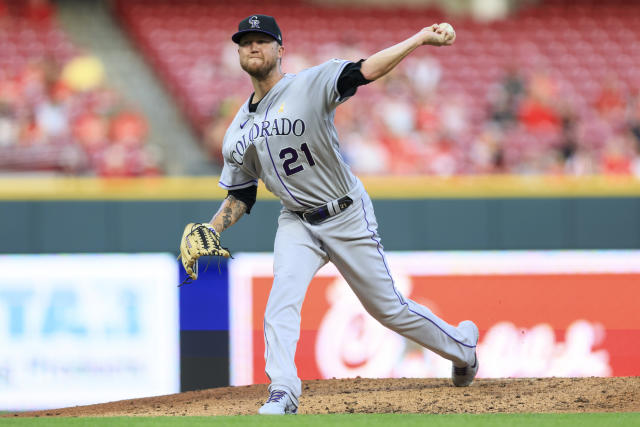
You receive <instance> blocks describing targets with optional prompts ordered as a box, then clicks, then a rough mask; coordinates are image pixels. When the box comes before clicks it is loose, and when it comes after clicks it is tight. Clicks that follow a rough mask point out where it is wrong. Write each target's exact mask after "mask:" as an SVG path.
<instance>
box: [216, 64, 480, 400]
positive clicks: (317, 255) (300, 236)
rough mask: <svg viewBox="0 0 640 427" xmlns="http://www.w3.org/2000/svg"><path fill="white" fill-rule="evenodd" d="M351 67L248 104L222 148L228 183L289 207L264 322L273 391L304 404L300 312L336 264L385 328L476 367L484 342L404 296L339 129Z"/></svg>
mask: <svg viewBox="0 0 640 427" xmlns="http://www.w3.org/2000/svg"><path fill="white" fill-rule="evenodd" d="M348 63H349V62H348V61H343V60H337V59H334V60H331V61H328V62H325V63H324V64H321V65H319V66H316V67H313V68H309V69H307V70H304V71H302V72H300V73H298V74H286V75H285V76H284V77H283V78H282V79H281V80H280V81H278V83H276V85H275V86H274V87H272V88H271V90H270V91H269V92H268V93H267V94H266V96H265V97H264V98H263V99H262V100H261V101H260V103H259V105H258V107H257V110H256V111H255V113H252V112H250V111H249V109H248V101H249V100H247V102H245V104H244V105H243V106H242V108H241V109H240V110H239V111H238V113H237V115H236V117H235V119H234V120H233V122H232V123H231V125H230V127H229V129H228V130H227V133H226V135H225V137H224V142H223V148H222V152H223V156H224V167H223V170H222V174H221V177H220V186H221V187H223V188H225V189H227V190H234V189H241V188H246V187H249V186H252V185H257V180H258V179H262V181H263V182H264V183H265V185H266V187H267V189H269V191H271V192H272V193H274V194H275V195H276V196H278V197H279V198H280V200H281V202H282V205H283V209H282V211H281V213H280V217H279V219H278V231H277V233H276V239H275V245H274V257H275V260H274V282H273V286H272V289H271V293H270V296H269V300H268V302H267V308H266V312H265V318H264V335H265V348H266V350H265V360H266V373H267V375H268V376H269V378H270V380H271V385H270V390H271V389H281V390H286V391H288V392H289V393H290V394H291V396H292V398H293V399H294V400H295V404H296V405H297V404H298V402H297V399H298V398H299V396H300V394H301V383H300V379H299V378H298V376H297V371H296V367H295V363H294V356H295V350H296V345H297V342H298V338H299V335H300V309H301V307H302V302H303V299H304V296H305V293H306V290H307V286H308V285H309V282H310V281H311V279H312V278H313V276H314V275H315V273H316V272H317V271H318V269H320V267H322V266H323V265H324V264H325V263H327V262H328V261H331V262H333V263H334V264H335V265H336V267H337V268H338V270H339V271H340V273H341V274H342V275H343V276H344V278H345V280H346V281H347V283H349V285H350V286H351V289H352V290H353V291H354V292H355V294H356V295H357V296H358V298H359V299H360V301H361V302H362V304H363V305H364V307H365V308H366V310H367V311H368V312H369V313H370V314H371V315H372V316H373V317H374V318H376V319H377V320H378V321H380V322H381V323H382V324H383V325H385V326H387V327H388V328H390V329H392V330H394V331H396V332H398V333H400V334H401V335H403V336H405V337H407V338H409V339H412V340H413V341H415V342H417V343H418V344H420V345H422V346H424V347H426V348H428V349H430V350H432V351H434V352H436V353H438V354H440V355H441V356H443V357H445V358H447V359H449V360H451V361H453V362H454V364H459V365H467V364H469V365H471V364H473V363H475V360H474V354H475V346H476V337H475V336H466V335H465V333H464V331H463V330H461V329H459V328H456V327H454V326H452V325H449V324H448V323H446V322H444V321H443V320H441V319H439V318H438V317H436V316H435V315H434V314H433V313H432V312H431V311H430V310H429V309H427V308H426V307H424V306H421V305H419V304H417V303H415V302H413V301H411V300H408V299H406V298H404V297H403V296H402V295H401V294H400V293H399V292H398V290H397V289H396V288H395V286H394V282H393V278H392V276H391V273H390V271H389V268H388V265H387V262H386V259H385V256H384V251H383V248H382V244H381V243H380V238H379V236H378V231H377V227H378V224H377V221H376V218H375V215H374V212H373V206H372V204H371V200H370V199H369V196H368V194H367V193H366V191H365V190H364V187H363V186H362V183H361V182H360V180H359V179H358V178H356V177H355V176H354V175H353V173H352V172H351V170H350V168H349V166H348V165H347V164H346V163H345V162H344V160H343V159H342V156H341V155H340V151H339V142H338V135H337V132H336V129H335V126H334V123H333V117H334V113H335V108H336V107H337V106H338V105H339V104H340V103H342V102H344V101H345V100H346V99H348V98H341V97H340V94H339V92H338V90H337V80H338V77H339V75H340V73H341V71H342V69H343V68H344V67H345V66H346V65H347V64H348ZM345 196H347V197H348V199H345ZM344 200H349V203H344ZM321 206H325V207H324V208H323V209H324V212H325V214H326V216H328V218H327V219H325V220H323V221H321V222H319V223H310V222H309V221H307V220H306V219H308V218H301V216H300V214H299V212H300V211H309V210H310V209H313V208H318V207H321ZM467 335H468V333H467Z"/></svg>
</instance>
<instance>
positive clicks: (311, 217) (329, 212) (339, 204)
mask: <svg viewBox="0 0 640 427" xmlns="http://www.w3.org/2000/svg"><path fill="white" fill-rule="evenodd" d="M352 204H353V200H351V197H349V196H344V197H343V198H341V199H338V200H334V201H331V202H329V203H327V204H326V205H322V206H319V207H317V208H314V209H310V210H308V211H304V212H299V211H294V213H295V214H296V215H298V216H299V217H300V218H302V219H303V220H304V221H307V222H308V223H309V224H314V225H315V224H319V223H321V222H322V221H324V220H325V219H327V218H329V217H332V216H334V215H337V214H339V213H340V212H342V211H343V210H345V209H347V208H348V207H349V206H351V205H352Z"/></svg>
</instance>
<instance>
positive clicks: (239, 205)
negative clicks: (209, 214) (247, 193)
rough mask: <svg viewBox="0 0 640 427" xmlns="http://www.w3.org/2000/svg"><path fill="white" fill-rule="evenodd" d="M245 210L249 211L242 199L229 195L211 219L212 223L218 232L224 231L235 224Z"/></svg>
mask: <svg viewBox="0 0 640 427" xmlns="http://www.w3.org/2000/svg"><path fill="white" fill-rule="evenodd" d="M245 212H247V205H245V204H244V202H242V201H241V200H238V199H236V198H235V197H233V196H231V195H229V196H227V198H226V199H224V201H223V202H222V205H221V206H220V209H218V212H216V214H215V215H214V216H213V218H212V219H211V224H212V225H213V228H215V229H216V231H217V232H218V233H222V232H223V231H224V230H226V229H227V228H229V227H231V226H232V225H233V224H235V223H236V222H237V221H238V220H239V219H240V217H241V216H242V215H244V214H245Z"/></svg>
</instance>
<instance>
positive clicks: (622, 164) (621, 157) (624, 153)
mask: <svg viewBox="0 0 640 427" xmlns="http://www.w3.org/2000/svg"><path fill="white" fill-rule="evenodd" d="M630 154H632V153H631V147H630V145H629V139H628V138H626V137H625V136H624V135H615V136H613V137H612V138H610V139H609V140H608V141H607V144H606V146H605V151H604V153H603V156H602V165H601V172H602V173H603V174H605V175H629V174H631V167H632V157H631V155H630Z"/></svg>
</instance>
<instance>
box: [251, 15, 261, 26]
mask: <svg viewBox="0 0 640 427" xmlns="http://www.w3.org/2000/svg"><path fill="white" fill-rule="evenodd" d="M249 24H250V25H251V28H260V20H259V19H258V17H257V16H255V15H253V16H252V17H251V19H249Z"/></svg>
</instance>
